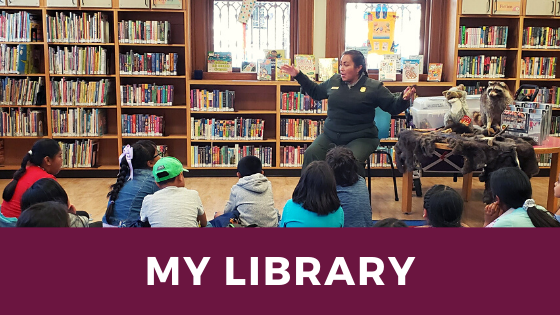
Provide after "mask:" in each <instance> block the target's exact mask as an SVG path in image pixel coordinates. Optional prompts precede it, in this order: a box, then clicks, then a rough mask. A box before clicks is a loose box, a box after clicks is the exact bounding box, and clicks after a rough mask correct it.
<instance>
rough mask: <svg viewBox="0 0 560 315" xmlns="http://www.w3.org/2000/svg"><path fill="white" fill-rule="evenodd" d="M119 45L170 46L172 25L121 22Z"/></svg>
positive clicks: (166, 23) (151, 22)
mask: <svg viewBox="0 0 560 315" xmlns="http://www.w3.org/2000/svg"><path fill="white" fill-rule="evenodd" d="M118 27H119V43H123V44H170V38H171V23H169V22H168V21H132V20H123V21H120V22H119V25H118Z"/></svg>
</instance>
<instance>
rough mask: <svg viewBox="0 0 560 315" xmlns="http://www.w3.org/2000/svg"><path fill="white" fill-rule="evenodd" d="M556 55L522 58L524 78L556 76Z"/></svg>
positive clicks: (551, 77)
mask: <svg viewBox="0 0 560 315" xmlns="http://www.w3.org/2000/svg"><path fill="white" fill-rule="evenodd" d="M556 61H557V58H556V57H525V58H523V59H521V62H520V67H521V78H522V79H554V78H556Z"/></svg>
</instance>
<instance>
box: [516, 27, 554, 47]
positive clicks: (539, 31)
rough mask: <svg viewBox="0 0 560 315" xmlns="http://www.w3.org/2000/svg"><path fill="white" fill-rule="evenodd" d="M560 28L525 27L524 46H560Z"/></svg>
mask: <svg viewBox="0 0 560 315" xmlns="http://www.w3.org/2000/svg"><path fill="white" fill-rule="evenodd" d="M559 31H560V28H554V27H525V28H524V29H523V41H522V43H523V44H522V47H523V48H534V49H535V48H560V36H559V34H558V32H559Z"/></svg>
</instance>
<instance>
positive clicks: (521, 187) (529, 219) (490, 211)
mask: <svg viewBox="0 0 560 315" xmlns="http://www.w3.org/2000/svg"><path fill="white" fill-rule="evenodd" d="M490 189H491V190H492V196H493V197H494V202H493V203H491V204H489V205H487V206H486V208H485V209H484V226H485V227H560V222H558V221H557V220H556V218H555V217H554V215H553V214H552V213H550V212H548V211H547V210H546V209H545V208H543V207H541V206H538V205H537V204H536V203H535V201H534V200H533V199H531V198H532V194H533V188H532V187H531V181H530V180H529V177H527V174H525V173H524V172H523V171H522V170H521V169H520V168H518V167H504V168H500V169H499V170H496V171H494V172H492V173H491V174H490Z"/></svg>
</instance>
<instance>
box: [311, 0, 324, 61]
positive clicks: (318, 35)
mask: <svg viewBox="0 0 560 315" xmlns="http://www.w3.org/2000/svg"><path fill="white" fill-rule="evenodd" d="M314 1H315V2H314V4H313V6H314V10H313V11H314V12H313V55H315V58H324V57H325V46H326V41H327V0H314Z"/></svg>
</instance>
